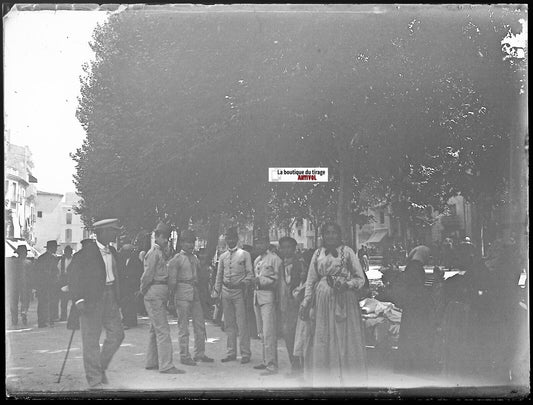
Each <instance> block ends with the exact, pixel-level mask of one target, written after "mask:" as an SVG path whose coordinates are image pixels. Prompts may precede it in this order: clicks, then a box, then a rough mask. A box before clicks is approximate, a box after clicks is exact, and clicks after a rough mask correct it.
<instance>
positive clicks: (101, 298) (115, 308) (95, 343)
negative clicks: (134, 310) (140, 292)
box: [69, 219, 124, 390]
mask: <svg viewBox="0 0 533 405" xmlns="http://www.w3.org/2000/svg"><path fill="white" fill-rule="evenodd" d="M93 229H94V232H95V233H96V241H94V242H87V243H85V244H84V245H83V247H82V249H81V250H80V251H79V252H77V253H76V254H75V255H74V257H73V259H72V262H71V264H70V268H69V270H70V272H69V273H70V274H69V291H70V293H71V294H72V299H73V301H74V303H75V304H76V308H77V310H78V312H79V316H80V327H81V335H82V343H83V365H84V368H85V374H86V378H87V382H88V383H89V387H90V388H89V389H91V390H101V389H103V385H102V384H107V383H108V381H107V377H106V375H105V371H106V369H107V367H108V366H109V363H110V362H111V359H112V358H113V355H114V354H115V352H116V351H117V350H118V348H119V347H120V344H121V343H122V341H123V340H124V329H123V327H122V320H121V316H120V310H119V305H118V298H119V297H120V293H119V280H118V274H119V271H118V266H119V263H120V262H119V259H118V255H117V252H116V250H115V248H114V247H112V246H110V243H111V242H114V241H115V240H116V236H117V231H118V230H120V227H119V226H118V220H116V219H104V220H101V221H98V222H95V223H94V224H93ZM102 328H104V329H105V330H106V337H105V340H104V343H103V345H102V348H101V349H100V335H101V333H102Z"/></svg>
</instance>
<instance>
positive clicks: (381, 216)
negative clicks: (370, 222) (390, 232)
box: [379, 211, 385, 224]
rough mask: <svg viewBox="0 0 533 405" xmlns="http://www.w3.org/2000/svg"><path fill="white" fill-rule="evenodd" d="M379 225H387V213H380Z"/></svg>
mask: <svg viewBox="0 0 533 405" xmlns="http://www.w3.org/2000/svg"><path fill="white" fill-rule="evenodd" d="M379 223H380V224H384V223H385V212H384V211H380V213H379Z"/></svg>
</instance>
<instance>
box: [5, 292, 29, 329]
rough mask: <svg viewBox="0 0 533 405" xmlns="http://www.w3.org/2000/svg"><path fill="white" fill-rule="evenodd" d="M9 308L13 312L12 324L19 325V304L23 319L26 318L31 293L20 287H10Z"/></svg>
mask: <svg viewBox="0 0 533 405" xmlns="http://www.w3.org/2000/svg"><path fill="white" fill-rule="evenodd" d="M8 288H10V291H9V292H10V296H9V307H10V311H11V322H12V323H13V324H14V325H16V324H17V323H18V314H19V302H20V314H21V315H22V316H23V318H25V317H26V313H27V312H28V307H29V306H30V296H29V292H28V291H25V290H24V288H22V286H20V285H15V286H12V287H11V286H10V287H8Z"/></svg>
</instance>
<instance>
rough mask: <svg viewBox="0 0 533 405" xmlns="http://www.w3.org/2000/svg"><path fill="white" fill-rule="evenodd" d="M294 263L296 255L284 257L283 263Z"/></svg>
mask: <svg viewBox="0 0 533 405" xmlns="http://www.w3.org/2000/svg"><path fill="white" fill-rule="evenodd" d="M293 263H294V257H287V258H285V259H283V264H287V265H288V264H293Z"/></svg>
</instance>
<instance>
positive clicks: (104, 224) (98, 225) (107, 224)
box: [93, 218, 122, 231]
mask: <svg viewBox="0 0 533 405" xmlns="http://www.w3.org/2000/svg"><path fill="white" fill-rule="evenodd" d="M104 228H111V229H116V230H118V231H120V230H121V229H122V227H120V226H119V225H118V219H117V218H109V219H101V220H100V221H96V222H95V223H94V224H93V229H104Z"/></svg>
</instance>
